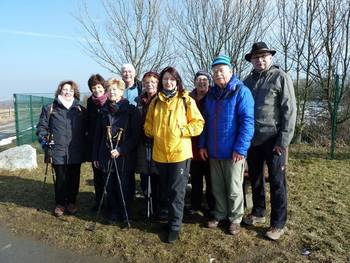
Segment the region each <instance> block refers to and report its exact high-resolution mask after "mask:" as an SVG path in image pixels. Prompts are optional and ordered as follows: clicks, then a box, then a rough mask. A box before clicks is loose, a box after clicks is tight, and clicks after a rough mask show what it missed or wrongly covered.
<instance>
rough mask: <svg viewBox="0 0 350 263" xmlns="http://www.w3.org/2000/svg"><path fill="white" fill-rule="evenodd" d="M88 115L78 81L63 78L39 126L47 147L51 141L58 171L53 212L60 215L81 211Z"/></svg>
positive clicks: (40, 135)
mask: <svg viewBox="0 0 350 263" xmlns="http://www.w3.org/2000/svg"><path fill="white" fill-rule="evenodd" d="M85 117H86V110H85V108H84V107H82V106H81V105H80V104H79V90H78V86H77V84H76V83H75V82H74V81H71V80H69V81H62V82H61V83H60V84H59V85H58V88H57V91H56V94H55V100H54V102H53V103H52V104H49V105H47V106H45V107H43V109H42V112H41V115H40V119H39V123H38V125H37V132H36V133H37V135H38V137H39V142H40V143H41V144H42V145H43V146H44V147H48V144H49V143H50V149H51V151H50V153H51V154H50V155H51V156H50V159H51V162H52V165H53V168H54V170H55V174H56V183H55V201H56V207H55V210H54V212H53V213H54V215H55V216H57V217H59V216H62V215H63V214H64V212H65V211H68V213H70V214H74V213H76V212H77V206H76V199H77V195H78V192H79V181H80V166H81V163H82V162H84V161H85V145H86V141H85V131H86V129H85V122H86V120H85ZM48 140H49V141H48ZM46 153H48V151H46ZM46 159H48V158H47V156H46Z"/></svg>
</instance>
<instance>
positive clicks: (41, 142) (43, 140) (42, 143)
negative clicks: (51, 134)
mask: <svg viewBox="0 0 350 263" xmlns="http://www.w3.org/2000/svg"><path fill="white" fill-rule="evenodd" d="M39 142H40V145H41V149H43V150H45V148H46V146H47V143H46V140H45V139H42V140H40V141H39Z"/></svg>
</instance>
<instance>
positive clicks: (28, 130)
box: [13, 94, 53, 146]
mask: <svg viewBox="0 0 350 263" xmlns="http://www.w3.org/2000/svg"><path fill="white" fill-rule="evenodd" d="M13 96H14V108H15V122H16V145H17V146H19V145H23V144H31V143H32V142H34V141H35V140H36V139H37V137H36V135H35V130H36V125H37V123H38V120H39V116H40V113H41V108H42V106H44V105H46V104H49V103H51V102H52V101H53V98H49V97H44V96H34V95H28V94H14V95H13Z"/></svg>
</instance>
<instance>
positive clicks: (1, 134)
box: [0, 121, 16, 140]
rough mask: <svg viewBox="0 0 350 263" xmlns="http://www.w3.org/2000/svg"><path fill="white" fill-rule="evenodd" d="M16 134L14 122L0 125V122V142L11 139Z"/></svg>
mask: <svg viewBox="0 0 350 263" xmlns="http://www.w3.org/2000/svg"><path fill="white" fill-rule="evenodd" d="M15 134H16V127H15V121H12V122H7V123H2V122H0V140H2V139H6V138H8V137H12V136H14V135H15Z"/></svg>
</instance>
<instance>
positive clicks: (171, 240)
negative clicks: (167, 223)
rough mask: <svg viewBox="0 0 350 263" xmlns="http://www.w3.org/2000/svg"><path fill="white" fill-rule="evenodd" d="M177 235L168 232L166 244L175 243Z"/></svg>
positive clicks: (172, 231) (177, 232) (171, 231)
mask: <svg viewBox="0 0 350 263" xmlns="http://www.w3.org/2000/svg"><path fill="white" fill-rule="evenodd" d="M179 234H180V232H179V231H175V230H170V231H169V235H168V243H169V244H174V243H175V241H176V240H178V239H179Z"/></svg>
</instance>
